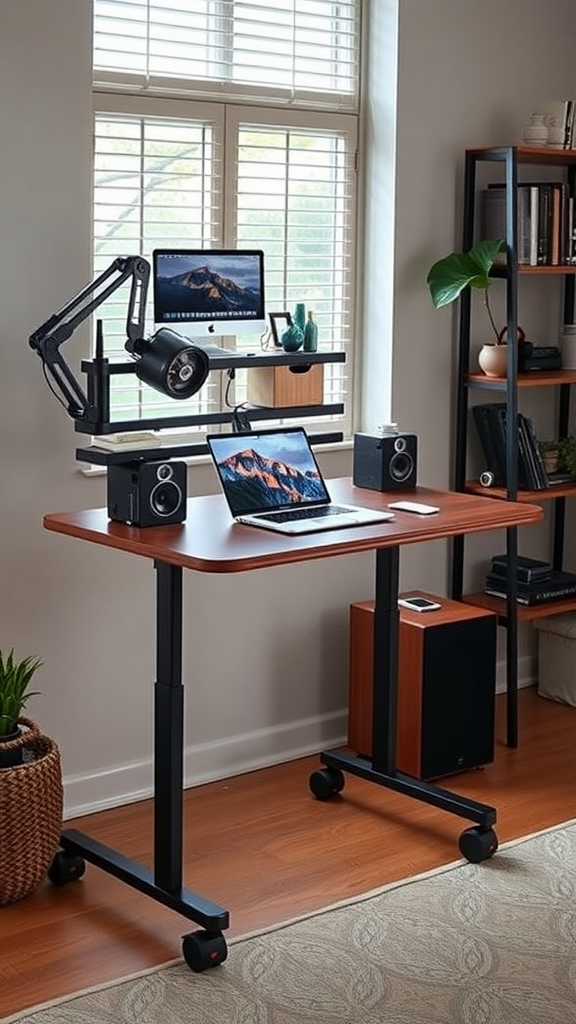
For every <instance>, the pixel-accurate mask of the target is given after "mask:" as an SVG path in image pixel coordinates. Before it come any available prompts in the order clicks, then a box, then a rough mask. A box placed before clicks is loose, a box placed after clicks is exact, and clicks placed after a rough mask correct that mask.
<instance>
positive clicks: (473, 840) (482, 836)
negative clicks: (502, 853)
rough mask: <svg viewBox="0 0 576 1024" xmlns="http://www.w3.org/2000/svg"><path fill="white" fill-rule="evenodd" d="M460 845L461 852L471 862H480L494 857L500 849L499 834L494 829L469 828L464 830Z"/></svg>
mask: <svg viewBox="0 0 576 1024" xmlns="http://www.w3.org/2000/svg"><path fill="white" fill-rule="evenodd" d="M458 846H459V848H460V853H461V854H462V856H463V857H466V860H469V861H470V863H471V864H480V862H481V861H483V860H488V859H489V858H490V857H493V856H494V854H495V853H496V850H497V849H498V836H497V835H496V833H495V831H494V829H492V828H488V829H482V828H467V829H465V830H464V832H462V834H461V836H460V839H459V842H458Z"/></svg>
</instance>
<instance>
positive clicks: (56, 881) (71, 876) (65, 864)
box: [48, 850, 86, 885]
mask: <svg viewBox="0 0 576 1024" xmlns="http://www.w3.org/2000/svg"><path fill="white" fill-rule="evenodd" d="M85 871H86V862H85V860H84V858H83V857H79V856H78V854H76V853H66V851H65V850H59V851H58V853H57V854H56V855H55V857H54V860H53V861H52V863H51V865H50V867H49V868H48V878H49V879H50V881H51V882H52V885H67V883H68V882H75V881H76V880H77V879H78V878H82V875H83V874H84V872H85Z"/></svg>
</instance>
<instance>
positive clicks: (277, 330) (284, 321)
mask: <svg viewBox="0 0 576 1024" xmlns="http://www.w3.org/2000/svg"><path fill="white" fill-rule="evenodd" d="M268 319H269V320H270V331H271V333H272V339H273V341H274V346H275V348H282V342H281V341H280V336H281V334H282V331H284V330H285V329H286V328H287V327H289V326H290V324H291V323H292V317H291V315H290V313H269V314H268Z"/></svg>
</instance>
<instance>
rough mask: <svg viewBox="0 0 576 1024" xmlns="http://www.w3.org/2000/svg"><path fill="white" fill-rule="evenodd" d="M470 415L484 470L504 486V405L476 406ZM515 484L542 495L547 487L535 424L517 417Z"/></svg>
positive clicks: (520, 415) (491, 403)
mask: <svg viewBox="0 0 576 1024" xmlns="http://www.w3.org/2000/svg"><path fill="white" fill-rule="evenodd" d="M472 415H473V417H474V422H475V423H476V427H477V430H478V435H479V437H480V444H481V445H482V452H483V454H484V458H485V459H486V469H488V470H489V471H490V472H491V473H492V474H493V476H494V483H495V484H497V485H499V486H503V487H504V486H506V403H505V402H487V403H484V404H480V405H475V406H473V408H472ZM517 430H518V483H519V485H520V487H524V488H526V489H527V490H530V491H543V490H546V489H547V488H548V487H549V486H550V480H549V477H548V474H547V472H546V469H545V467H544V462H543V459H542V455H541V453H540V448H539V447H538V439H537V437H536V433H535V431H534V424H533V423H532V420H531V419H530V418H529V417H528V416H523V415H522V413H518V426H517Z"/></svg>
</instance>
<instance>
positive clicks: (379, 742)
mask: <svg viewBox="0 0 576 1024" xmlns="http://www.w3.org/2000/svg"><path fill="white" fill-rule="evenodd" d="M399 554H400V553H399V550H398V548H380V549H379V550H377V551H376V580H375V595H374V662H373V664H374V688H373V715H372V767H373V768H374V770H375V771H381V772H385V773H387V774H392V773H394V771H395V770H396V718H397V704H398V699H397V698H398V684H397V678H398V627H399V623H400V616H399V614H398V576H399V561H400V557H399Z"/></svg>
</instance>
